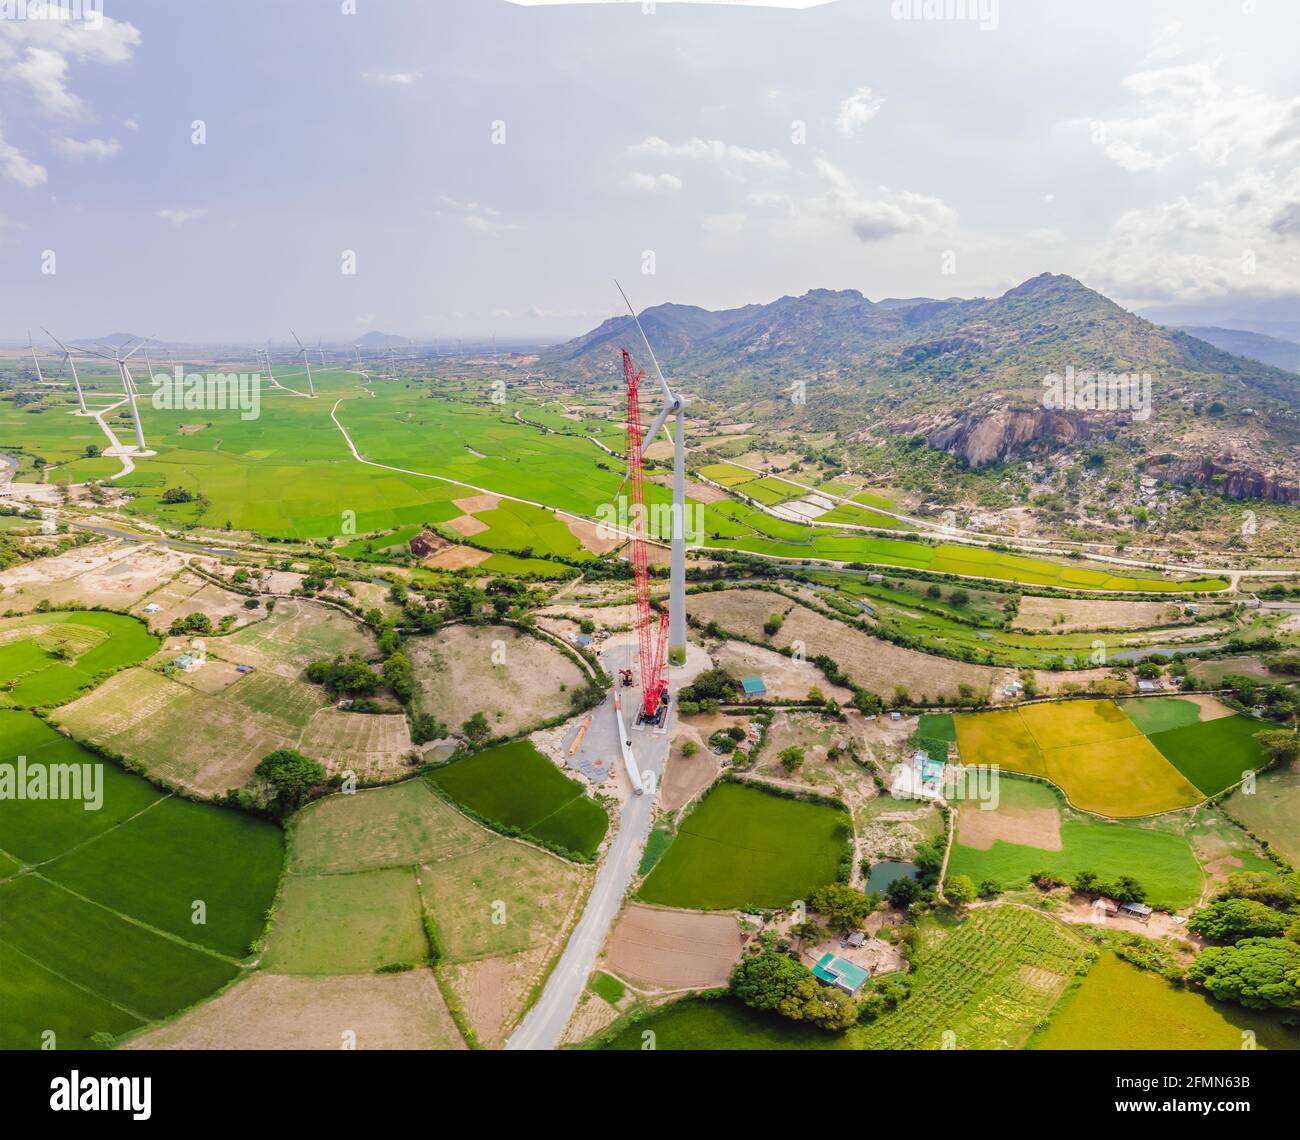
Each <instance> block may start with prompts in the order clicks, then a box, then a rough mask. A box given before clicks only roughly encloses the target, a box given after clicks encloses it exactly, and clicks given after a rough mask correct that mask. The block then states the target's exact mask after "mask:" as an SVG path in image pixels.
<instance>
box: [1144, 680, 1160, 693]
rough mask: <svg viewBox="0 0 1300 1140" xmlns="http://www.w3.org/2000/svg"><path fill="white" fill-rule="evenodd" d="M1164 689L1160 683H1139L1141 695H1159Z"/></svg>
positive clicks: (1145, 681)
mask: <svg viewBox="0 0 1300 1140" xmlns="http://www.w3.org/2000/svg"><path fill="white" fill-rule="evenodd" d="M1163 687H1164V686H1162V685H1161V684H1160V682H1159V681H1147V680H1141V681H1139V682H1138V692H1139V693H1158V692H1160V690H1161V689H1162V688H1163Z"/></svg>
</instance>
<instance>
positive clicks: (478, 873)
mask: <svg viewBox="0 0 1300 1140" xmlns="http://www.w3.org/2000/svg"><path fill="white" fill-rule="evenodd" d="M288 866H289V871H290V874H289V877H288V878H287V880H286V884H285V890H284V895H283V902H282V908H281V913H280V914H279V915H278V916H277V919H276V923H275V929H274V933H273V935H272V939H271V946H270V948H269V950H268V953H267V955H266V957H265V958H264V960H263V966H264V968H265V969H266V970H268V971H270V972H272V973H297V972H304V973H307V972H310V973H313V974H318V975H324V974H331V975H333V974H344V973H349V972H350V973H354V974H355V973H358V972H363V973H364V972H369V971H371V970H373V969H375V968H376V967H377V966H381V965H385V964H388V963H391V962H397V961H405V962H418V963H423V962H425V961H426V960H427V959H428V958H429V955H430V950H431V947H430V945H429V942H428V937H427V936H426V932H425V929H424V926H423V923H425V922H426V921H427V923H428V924H429V930H430V933H431V934H432V936H433V937H435V938H436V945H437V954H438V960H437V965H436V969H437V970H438V971H439V972H440V974H441V978H442V981H443V984H444V985H445V986H446V987H448V988H449V989H450V991H451V992H453V993H454V994H455V995H456V999H457V1001H458V1003H459V1004H460V1006H461V1008H462V1010H463V1011H464V1013H465V1017H466V1018H467V1020H468V1023H469V1025H470V1026H471V1027H472V1028H473V1030H474V1031H475V1033H476V1034H477V1035H478V1038H479V1040H480V1041H481V1042H483V1043H484V1044H488V1045H495V1044H499V1043H500V1041H501V1039H502V1038H503V1036H504V1034H505V1033H506V1032H508V1029H509V1026H510V1025H512V1024H513V1023H514V1021H515V1019H516V1018H517V1017H518V1015H519V1014H520V1012H521V1011H522V1008H523V1005H524V1003H525V1002H526V1000H527V997H528V995H529V993H530V992H531V990H532V987H533V985H534V984H535V981H536V979H537V977H538V975H539V973H540V972H541V971H542V970H543V969H544V968H545V966H546V963H547V962H548V961H550V960H551V959H552V958H553V957H554V955H555V954H557V953H558V951H559V948H560V945H561V943H562V941H563V938H564V935H565V934H566V932H567V931H568V930H569V928H570V927H571V926H572V924H573V922H574V921H575V920H576V918H577V914H578V907H579V904H580V903H581V900H582V899H583V897H584V896H585V893H586V888H587V886H588V884H589V883H590V872H588V871H587V870H585V869H584V868H581V867H577V866H574V865H573V864H572V863H570V862H568V861H566V860H564V859H561V858H559V857H558V856H556V855H552V854H550V853H549V852H546V851H541V850H538V849H537V848H536V847H533V846H531V845H529V844H526V843H520V842H518V841H517V840H513V839H507V838H504V837H502V836H500V835H497V834H496V833H495V832H492V831H489V830H488V829H487V828H485V827H482V826H481V825H479V824H477V823H474V822H473V821H472V820H470V819H468V818H466V817H465V816H464V815H462V814H461V813H460V812H458V811H457V810H456V809H455V808H454V807H452V806H451V805H450V804H448V803H447V802H446V801H445V800H443V799H441V798H440V797H439V796H438V795H437V794H436V793H435V792H434V791H433V790H432V788H431V787H430V786H429V784H428V783H427V782H426V781H424V780H420V779H415V780H408V781H405V782H403V783H400V784H392V785H388V786H386V787H383V788H371V789H365V790H362V791H359V792H356V793H354V794H350V795H334V796H329V797H327V798H326V799H324V800H320V801H317V802H316V803H314V804H311V805H309V806H308V807H307V808H305V809H304V810H303V811H302V812H301V813H300V814H299V815H298V816H297V817H296V818H295V819H294V821H293V823H292V826H291V828H290V832H289V858H288ZM282 929H283V931H284V933H283V934H282Z"/></svg>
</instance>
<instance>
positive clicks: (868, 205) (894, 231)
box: [811, 158, 957, 242]
mask: <svg viewBox="0 0 1300 1140" xmlns="http://www.w3.org/2000/svg"><path fill="white" fill-rule="evenodd" d="M814 168H815V170H816V173H817V176H818V177H819V178H820V179H821V180H822V182H823V183H824V184H825V187H826V190H825V192H824V193H823V194H822V195H821V196H819V197H818V198H816V199H814V200H813V202H812V203H811V205H812V207H813V208H814V209H815V210H818V211H820V212H821V213H822V214H824V215H825V216H827V217H829V218H832V219H835V220H837V221H840V222H843V223H846V224H847V225H848V227H849V228H850V229H851V230H852V231H853V234H854V236H856V237H857V239H858V240H859V241H862V242H873V241H884V240H885V239H887V238H891V237H897V236H898V235H900V234H933V233H938V232H940V231H942V230H947V229H951V228H952V226H954V225H955V224H956V221H957V213H956V211H955V210H953V209H952V208H951V207H950V206H948V205H946V204H945V203H944V201H943V200H942V199H941V198H934V197H930V196H929V195H925V194H917V193H914V192H913V191H910V190H900V191H890V190H888V189H887V188H885V187H881V188H880V190H879V192H878V193H877V195H875V196H872V195H868V194H865V193H863V192H862V191H860V190H859V189H858V188H857V186H856V185H854V183H853V181H852V180H851V179H850V178H849V177H848V175H846V174H845V173H844V172H843V171H842V170H840V169H839V168H838V167H837V166H834V165H833V164H831V163H829V162H827V161H826V160H825V159H824V158H818V159H816V160H815V162H814Z"/></svg>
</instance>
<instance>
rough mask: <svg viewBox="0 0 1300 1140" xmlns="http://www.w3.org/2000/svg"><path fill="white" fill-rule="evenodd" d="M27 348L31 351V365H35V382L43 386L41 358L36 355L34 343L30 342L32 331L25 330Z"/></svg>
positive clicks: (43, 377)
mask: <svg viewBox="0 0 1300 1140" xmlns="http://www.w3.org/2000/svg"><path fill="white" fill-rule="evenodd" d="M27 347H28V348H30V349H31V351H32V363H33V364H35V365H36V382H37V383H38V384H44V383H45V376H44V374H43V373H42V372H41V358H40V357H39V356H37V355H36V344H35V342H34V341H33V340H32V330H31V329H28V330H27Z"/></svg>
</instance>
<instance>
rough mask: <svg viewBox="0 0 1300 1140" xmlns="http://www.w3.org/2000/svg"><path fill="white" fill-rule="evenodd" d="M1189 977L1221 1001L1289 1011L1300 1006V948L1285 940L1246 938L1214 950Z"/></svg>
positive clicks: (1190, 970) (1197, 963) (1196, 964)
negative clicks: (1290, 1008) (1275, 1007)
mask: <svg viewBox="0 0 1300 1140" xmlns="http://www.w3.org/2000/svg"><path fill="white" fill-rule="evenodd" d="M1187 976H1188V978H1190V979H1191V980H1192V981H1194V982H1199V983H1200V984H1201V985H1203V986H1204V987H1205V988H1206V989H1207V990H1209V991H1210V993H1212V994H1213V995H1214V996H1215V997H1216V998H1218V999H1219V1000H1220V1001H1235V1002H1237V1003H1238V1004H1240V1005H1244V1006H1245V1007H1246V1008H1247V1009H1268V1008H1269V1007H1270V1006H1278V1007H1280V1008H1283V1009H1285V1008H1287V1007H1289V1006H1294V1005H1295V1004H1296V1003H1297V1002H1300V945H1296V943H1294V942H1291V941H1288V940H1287V939H1285V938H1246V939H1243V940H1242V941H1241V942H1238V943H1237V944H1236V945H1235V946H1211V947H1210V948H1209V949H1208V950H1203V951H1201V954H1200V956H1199V957H1198V958H1197V959H1196V961H1195V962H1193V963H1192V964H1191V966H1190V967H1188V970H1187Z"/></svg>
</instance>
